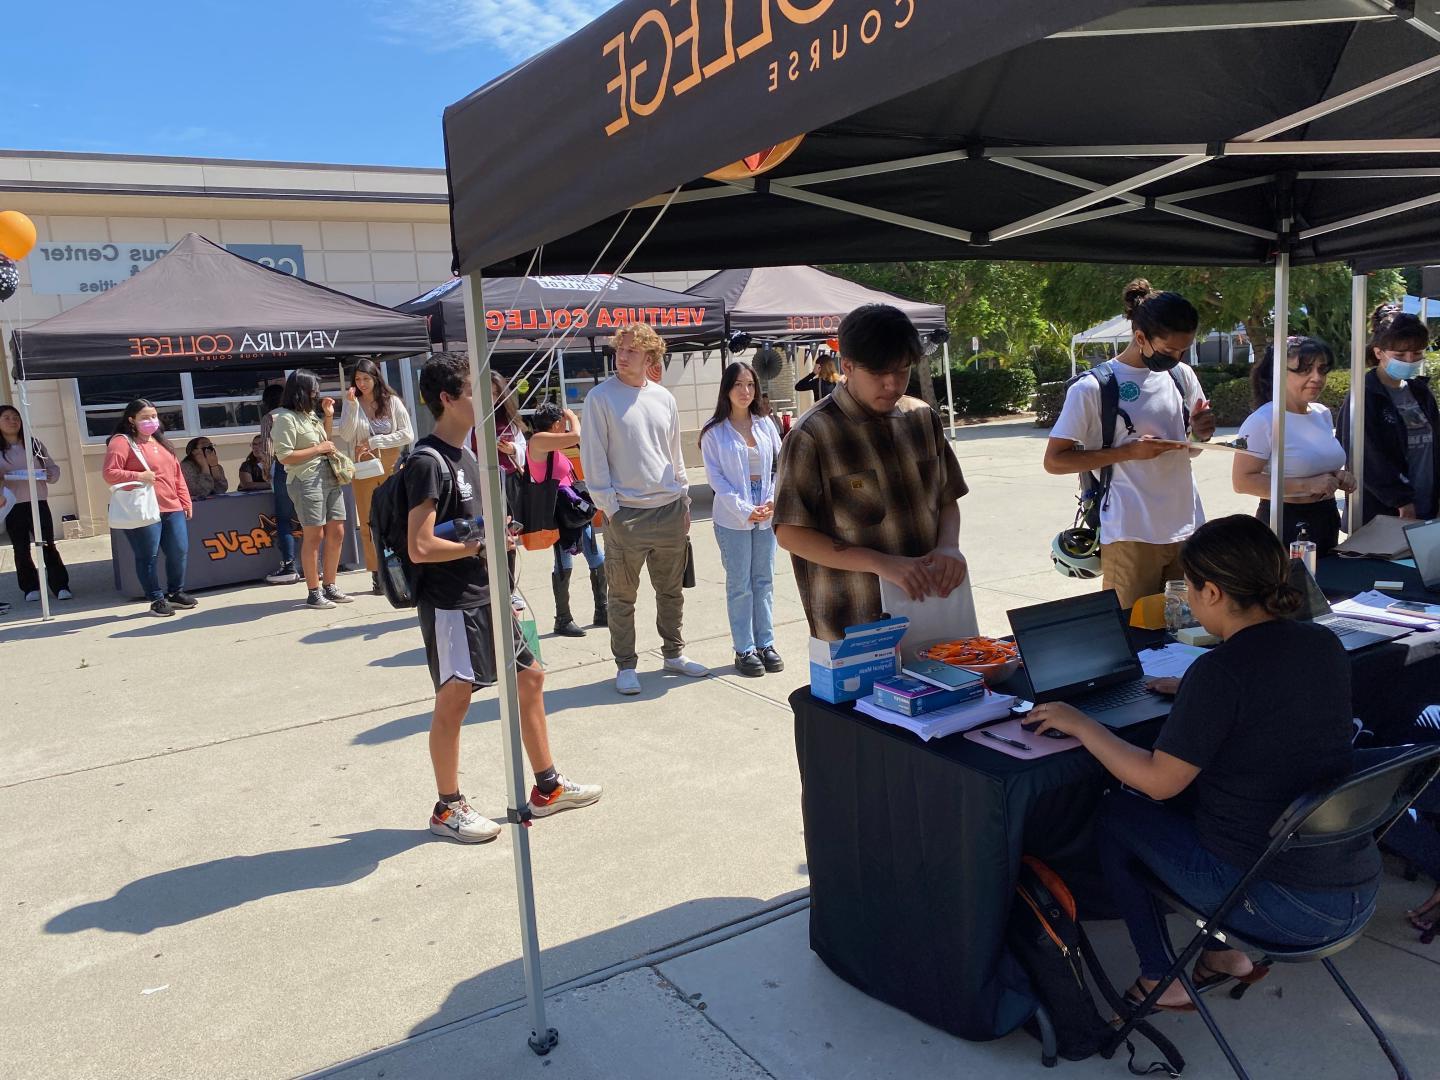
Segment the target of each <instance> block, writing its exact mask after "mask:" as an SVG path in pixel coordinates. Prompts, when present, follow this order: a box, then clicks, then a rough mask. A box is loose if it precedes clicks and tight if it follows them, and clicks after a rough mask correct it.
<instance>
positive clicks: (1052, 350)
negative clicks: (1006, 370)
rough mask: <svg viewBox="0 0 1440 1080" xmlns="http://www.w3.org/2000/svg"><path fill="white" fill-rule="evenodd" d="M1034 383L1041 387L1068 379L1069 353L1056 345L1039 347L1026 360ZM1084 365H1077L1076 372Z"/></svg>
mask: <svg viewBox="0 0 1440 1080" xmlns="http://www.w3.org/2000/svg"><path fill="white" fill-rule="evenodd" d="M1026 362H1027V363H1028V364H1029V367H1030V370H1031V371H1033V372H1034V373H1035V381H1036V383H1038V384H1039V385H1041V386H1044V385H1045V384H1046V383H1050V382H1064V381H1065V380H1066V379H1068V378H1070V352H1069V350H1068V349H1062V348H1060V346H1058V345H1040V346H1038V347H1037V348H1036V349H1035V351H1034V352H1033V353H1031V354H1030V356H1029V357H1028V358H1027V360H1026ZM1084 366H1085V365H1083V364H1079V365H1077V370H1079V368H1081V367H1084Z"/></svg>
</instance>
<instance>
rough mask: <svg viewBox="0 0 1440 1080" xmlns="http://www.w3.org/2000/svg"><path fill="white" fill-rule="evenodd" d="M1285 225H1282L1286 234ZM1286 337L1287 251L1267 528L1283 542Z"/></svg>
mask: <svg viewBox="0 0 1440 1080" xmlns="http://www.w3.org/2000/svg"><path fill="white" fill-rule="evenodd" d="M1288 229H1289V225H1288V223H1287V224H1286V231H1288ZM1289 336H1290V251H1289V249H1288V248H1281V250H1280V253H1279V254H1278V255H1277V256H1276V257H1275V333H1274V335H1273V340H1274V342H1275V348H1274V350H1273V351H1274V353H1275V362H1274V364H1273V366H1272V369H1271V378H1272V379H1274V381H1275V385H1274V389H1273V392H1272V395H1271V409H1272V412H1271V417H1270V528H1271V530H1272V531H1273V532H1274V533H1275V535H1276V536H1279V537H1281V538H1282V539H1283V537H1284V519H1285V376H1286V373H1287V372H1288V371H1289V366H1290V365H1289V361H1288V357H1287V353H1288V352H1289V348H1288V344H1287V339H1288V338H1289Z"/></svg>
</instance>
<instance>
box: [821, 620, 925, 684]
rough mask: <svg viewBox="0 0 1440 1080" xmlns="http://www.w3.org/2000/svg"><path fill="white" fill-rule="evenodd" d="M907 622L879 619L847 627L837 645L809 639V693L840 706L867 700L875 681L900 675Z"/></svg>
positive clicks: (833, 642) (831, 642) (835, 642)
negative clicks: (903, 639)
mask: <svg viewBox="0 0 1440 1080" xmlns="http://www.w3.org/2000/svg"><path fill="white" fill-rule="evenodd" d="M909 625H910V620H909V619H905V618H898V619H880V620H877V621H876V622H869V623H861V624H860V625H859V626H851V627H847V628H846V630H845V636H844V637H843V638H841V639H840V640H839V641H822V640H820V639H819V638H813V637H812V638H811V639H810V692H811V693H812V694H814V695H815V696H816V697H818V698H819V699H820V700H822V701H828V702H831V703H832V704H835V705H839V704H840V703H842V702H846V701H858V700H859V699H860V698H862V697H869V696H870V692H871V691H872V690H874V688H875V680H876V679H884V678H887V677H889V676H892V675H896V674H898V673H899V671H900V653H899V648H898V646H899V645H900V639H901V638H902V637H904V636H905V630H906V629H907V628H908V627H909Z"/></svg>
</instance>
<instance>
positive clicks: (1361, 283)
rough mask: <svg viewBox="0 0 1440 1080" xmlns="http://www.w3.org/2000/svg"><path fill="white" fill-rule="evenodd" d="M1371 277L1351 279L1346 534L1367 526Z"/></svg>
mask: <svg viewBox="0 0 1440 1080" xmlns="http://www.w3.org/2000/svg"><path fill="white" fill-rule="evenodd" d="M1369 283H1370V282H1369V278H1367V277H1366V276H1365V275H1364V274H1352V275H1351V277H1350V447H1351V449H1350V475H1351V476H1353V477H1354V478H1355V490H1354V492H1352V493H1351V494H1350V495H1348V496H1346V498H1345V516H1346V522H1345V531H1346V532H1351V533H1353V532H1355V530H1357V529H1359V528H1360V526H1361V525H1362V524H1364V521H1365V519H1364V517H1363V516H1362V515H1363V514H1364V512H1365V353H1366V351H1367V340H1366V339H1367V338H1368V337H1369V334H1368V331H1369V329H1370V325H1369V324H1370V320H1369V318H1368V316H1367V315H1366V311H1365V308H1366V307H1367V306H1368V305H1369Z"/></svg>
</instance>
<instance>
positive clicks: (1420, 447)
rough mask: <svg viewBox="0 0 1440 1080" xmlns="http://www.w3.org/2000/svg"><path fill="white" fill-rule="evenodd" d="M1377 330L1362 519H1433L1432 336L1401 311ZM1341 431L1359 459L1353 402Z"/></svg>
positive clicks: (1389, 308)
mask: <svg viewBox="0 0 1440 1080" xmlns="http://www.w3.org/2000/svg"><path fill="white" fill-rule="evenodd" d="M1371 327H1372V329H1373V331H1374V332H1373V334H1372V336H1371V338H1370V348H1369V353H1368V358H1367V363H1368V364H1369V365H1370V371H1369V373H1368V374H1367V375H1366V376H1365V472H1364V481H1365V493H1364V497H1363V499H1362V502H1361V517H1362V518H1363V519H1364V520H1365V521H1369V520H1370V519H1371V518H1373V517H1375V516H1376V515H1377V514H1386V515H1389V516H1390V517H1399V518H1406V519H1416V518H1418V519H1421V520H1425V519H1428V518H1433V517H1435V515H1436V513H1437V503H1440V442H1437V440H1436V434H1437V433H1440V408H1437V406H1436V403H1435V395H1434V393H1433V392H1432V391H1431V389H1430V380H1429V379H1428V378H1426V377H1425V375H1424V369H1425V347H1426V346H1427V345H1428V344H1429V343H1430V331H1429V329H1428V328H1427V327H1426V325H1425V324H1424V323H1423V322H1421V321H1420V320H1419V319H1418V318H1416V317H1415V316H1414V315H1407V314H1406V313H1405V311H1404V309H1402V308H1401V307H1400V305H1399V304H1381V305H1380V306H1379V307H1378V308H1376V309H1375V313H1374V315H1372V316H1371ZM1350 392H1351V393H1352V394H1353V393H1354V392H1355V389H1354V387H1351V390H1350ZM1339 429H1340V430H1339V435H1340V441H1341V443H1343V444H1344V446H1345V449H1346V450H1347V451H1349V452H1350V453H1351V454H1352V455H1353V454H1354V453H1355V448H1354V447H1353V446H1351V445H1350V398H1349V397H1348V396H1347V397H1346V398H1345V408H1344V409H1342V410H1341V412H1340V421H1339ZM1351 460H1352V461H1353V460H1354V458H1353V457H1352V458H1351Z"/></svg>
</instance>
